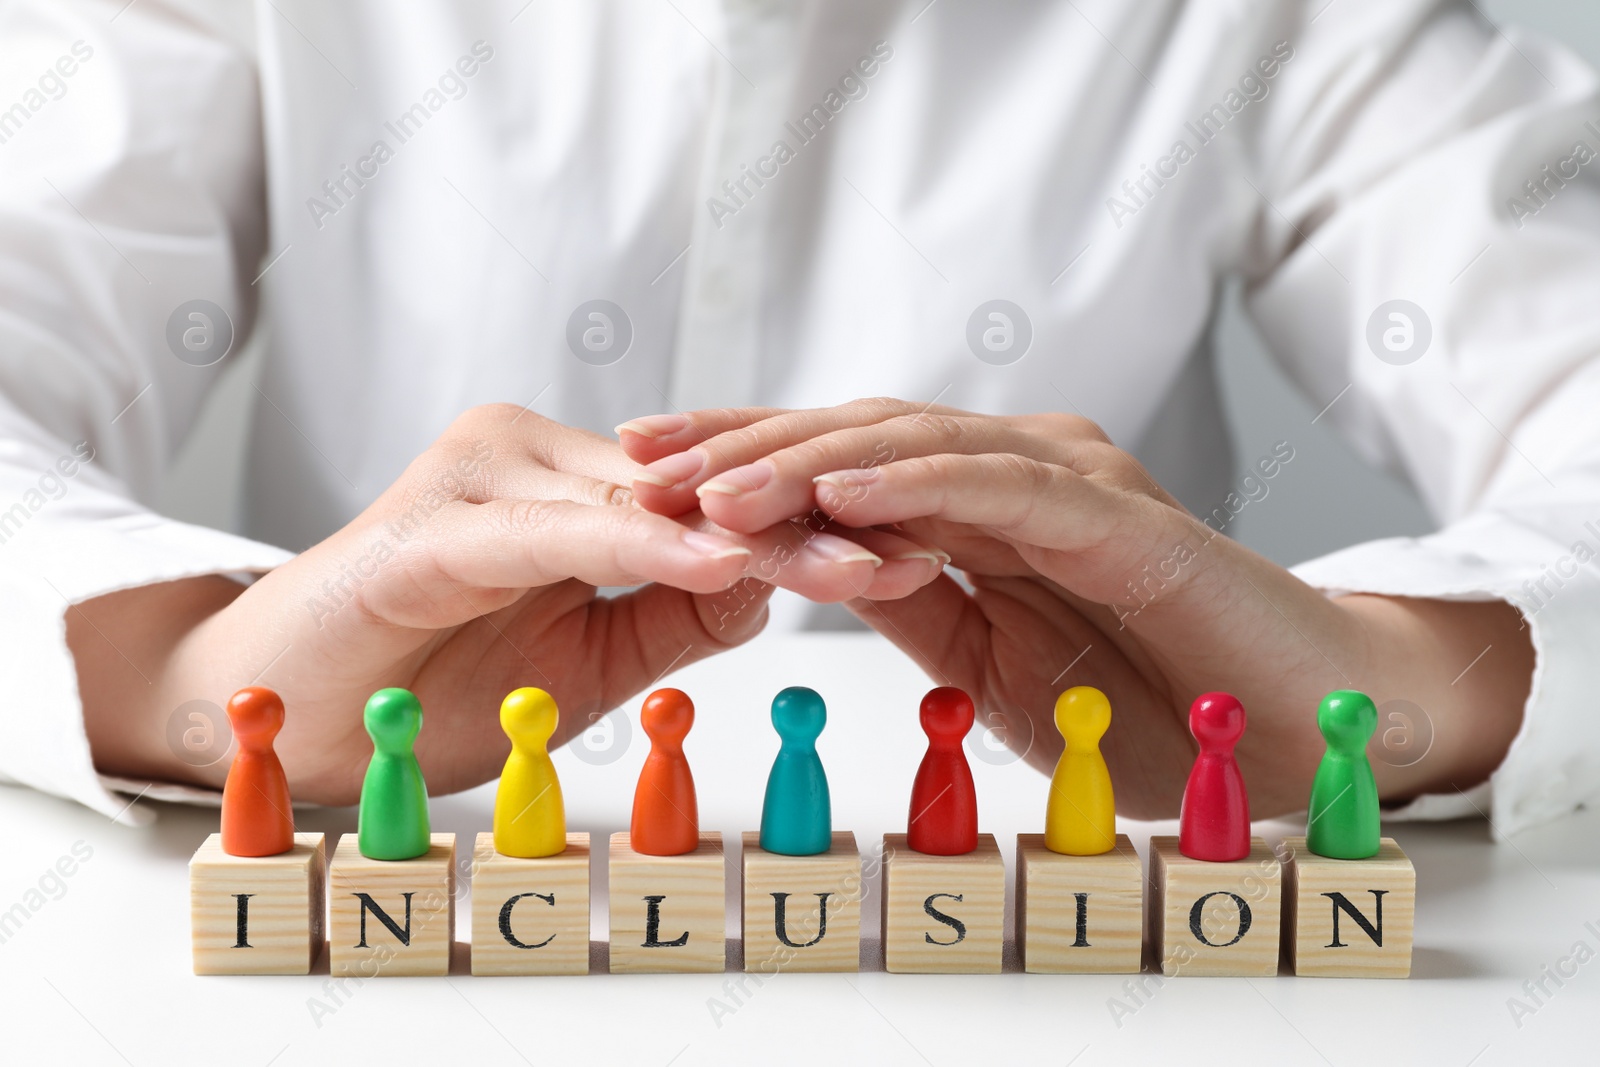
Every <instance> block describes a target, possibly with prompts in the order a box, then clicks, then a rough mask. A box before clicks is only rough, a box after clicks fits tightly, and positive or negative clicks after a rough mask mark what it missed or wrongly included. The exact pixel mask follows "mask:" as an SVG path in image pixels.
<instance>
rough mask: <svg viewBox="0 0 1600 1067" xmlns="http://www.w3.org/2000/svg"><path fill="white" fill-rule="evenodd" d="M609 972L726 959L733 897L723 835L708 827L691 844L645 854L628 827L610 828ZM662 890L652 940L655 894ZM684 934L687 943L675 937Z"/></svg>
mask: <svg viewBox="0 0 1600 1067" xmlns="http://www.w3.org/2000/svg"><path fill="white" fill-rule="evenodd" d="M609 859H610V874H609V877H610V883H609V884H610V897H611V901H610V911H611V973H613V974H656V973H673V974H683V973H694V972H707V971H710V972H716V971H721V970H723V969H724V967H725V966H726V962H725V955H724V953H725V939H726V936H725V930H726V926H727V921H728V920H727V904H726V900H725V898H724V895H723V894H724V892H725V887H726V884H727V883H726V874H725V871H724V860H723V855H722V835H721V834H720V833H702V834H701V835H700V844H699V845H698V846H697V847H696V848H695V850H694V851H693V852H686V853H684V854H683V855H681V856H645V855H642V854H640V853H638V852H635V851H634V850H633V849H632V848H631V847H630V846H629V844H628V835H627V834H626V833H617V834H612V835H611V849H610V856H609ZM652 896H658V897H660V898H661V899H660V900H659V901H657V902H656V914H657V918H658V922H657V928H656V931H655V934H656V938H655V943H654V944H649V942H650V940H651V939H650V937H649V936H648V935H649V933H650V931H649V929H648V927H649V917H650V902H649V901H647V900H646V899H645V898H646V897H652ZM680 937H684V938H685V940H684V943H683V944H679V945H674V944H669V942H673V941H676V940H678V939H679V938H680Z"/></svg>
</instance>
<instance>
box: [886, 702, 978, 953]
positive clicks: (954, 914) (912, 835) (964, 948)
mask: <svg viewBox="0 0 1600 1067" xmlns="http://www.w3.org/2000/svg"><path fill="white" fill-rule="evenodd" d="M974 714H975V710H974V708H973V705H972V698H971V697H969V696H967V694H966V693H964V692H962V691H961V690H959V689H955V688H952V687H949V686H943V687H940V688H938V689H934V690H932V691H931V692H929V693H928V695H927V696H925V697H924V698H923V700H922V709H921V719H922V729H923V731H924V732H925V733H926V734H927V735H928V751H927V754H926V755H924V756H923V759H922V765H921V766H920V767H918V768H917V777H916V780H915V782H914V783H913V784H912V788H911V809H910V812H909V820H908V825H907V827H906V833H903V834H885V835H884V838H883V956H884V967H885V969H887V970H889V971H893V972H896V973H910V974H998V973H999V971H1000V961H1001V951H1002V947H1003V939H1004V936H1005V930H1004V926H1005V905H1006V863H1005V859H1004V858H1003V857H1002V856H1001V855H1000V849H999V847H998V846H997V845H996V844H995V840H994V836H993V835H992V834H980V833H978V803H977V792H976V789H975V788H974V786H973V781H972V768H970V767H969V766H967V757H966V753H965V752H964V751H963V750H962V748H961V743H962V739H963V738H965V737H966V735H967V731H968V730H970V729H971V728H972V722H973V718H974Z"/></svg>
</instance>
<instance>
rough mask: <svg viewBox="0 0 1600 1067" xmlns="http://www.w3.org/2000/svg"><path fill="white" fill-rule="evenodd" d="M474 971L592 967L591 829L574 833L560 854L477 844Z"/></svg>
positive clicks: (484, 838) (485, 836) (489, 838)
mask: <svg viewBox="0 0 1600 1067" xmlns="http://www.w3.org/2000/svg"><path fill="white" fill-rule="evenodd" d="M472 973H473V974H588V973H589V835H588V834H583V833H571V834H568V835H567V847H566V850H565V851H563V852H559V853H557V854H556V855H554V856H539V857H537V858H535V859H521V858H518V857H516V856H503V855H501V854H500V853H498V852H496V851H495V848H494V834H492V833H481V834H479V835H478V840H477V842H476V844H475V845H474V846H473V850H472Z"/></svg>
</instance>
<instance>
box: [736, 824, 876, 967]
mask: <svg viewBox="0 0 1600 1067" xmlns="http://www.w3.org/2000/svg"><path fill="white" fill-rule="evenodd" d="M861 889H862V886H861V853H860V852H858V851H857V850H856V835H855V834H853V833H851V832H849V831H848V830H845V831H841V832H838V833H835V834H834V835H833V841H832V844H831V845H830V847H829V848H828V851H826V852H820V853H817V854H816V855H814V856H782V855H779V854H777V853H775V852H767V851H765V850H764V849H762V847H761V835H760V834H759V833H757V832H755V831H753V830H747V831H746V832H745V835H744V892H743V893H742V894H741V896H742V898H743V901H744V969H745V970H747V971H757V972H759V973H761V974H776V973H778V972H779V971H857V970H860V969H861Z"/></svg>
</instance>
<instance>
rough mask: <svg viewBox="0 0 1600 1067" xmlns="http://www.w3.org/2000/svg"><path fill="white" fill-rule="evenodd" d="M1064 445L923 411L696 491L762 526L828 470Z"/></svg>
mask: <svg viewBox="0 0 1600 1067" xmlns="http://www.w3.org/2000/svg"><path fill="white" fill-rule="evenodd" d="M1067 447H1069V445H1068V443H1066V442H1060V441H1056V440H1052V439H1050V438H1046V437H1042V436H1039V435H1036V434H1030V433H1026V432H1024V431H1022V430H1020V429H1017V428H1016V427H1015V426H1013V425H1012V424H1011V423H1010V422H1008V421H1007V420H1004V419H996V418H990V417H987V416H982V415H945V414H938V413H933V412H921V411H919V412H914V413H912V414H908V415H897V416H895V417H893V418H890V419H888V420H886V421H883V422H878V423H874V424H872V425H870V426H858V427H852V428H849V429H844V430H836V431H833V432H831V433H824V434H821V435H818V436H813V437H811V438H809V439H806V440H803V441H801V442H799V443H797V444H793V445H790V446H787V447H783V448H779V449H777V450H776V451H773V452H771V453H770V454H768V455H766V456H764V457H762V458H760V459H758V460H757V461H756V462H754V463H751V464H748V465H746V466H744V467H739V468H736V469H734V470H729V471H725V472H723V473H721V474H718V475H716V476H715V477H712V478H711V479H710V480H708V481H705V482H704V483H702V484H701V485H700V486H699V488H698V489H697V490H696V493H697V494H698V496H699V498H700V507H701V509H702V510H704V511H705V513H706V514H707V515H708V516H710V517H711V518H712V519H713V520H715V521H716V522H717V523H719V524H720V525H723V526H726V527H727V528H729V529H731V530H759V529H762V528H763V527H766V526H768V525H770V524H772V523H774V522H779V521H781V520H782V519H784V518H785V517H787V516H789V515H794V514H798V513H800V512H803V511H806V510H809V509H810V508H811V506H812V499H813V497H814V494H815V491H816V490H815V486H814V484H813V482H814V479H816V478H817V477H818V476H820V475H824V474H828V473H830V472H835V471H842V470H848V469H851V468H855V469H858V470H870V469H872V468H875V467H877V466H879V465H881V464H884V463H889V462H891V461H895V460H905V459H909V458H912V457H916V456H927V455H933V454H941V453H963V454H969V455H976V454H981V453H1011V454H1014V455H1018V456H1023V457H1027V458H1031V459H1035V460H1043V461H1049V460H1054V459H1057V458H1058V457H1061V456H1062V455H1063V451H1064V449H1066V448H1067ZM1100 447H1106V446H1100ZM639 484H640V483H638V482H636V483H635V485H636V486H637V485H639ZM637 495H638V499H639V500H640V503H641V504H642V505H644V506H645V507H651V506H652V503H653V501H652V500H651V499H649V498H647V497H646V496H645V494H644V491H643V487H642V486H641V487H640V491H639V493H638V494H637ZM652 510H654V509H653V508H652ZM853 525H854V524H853Z"/></svg>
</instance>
